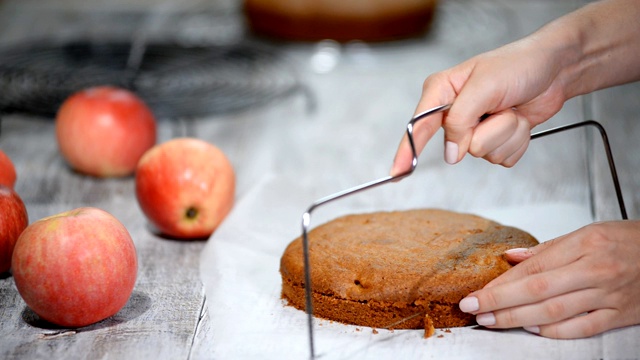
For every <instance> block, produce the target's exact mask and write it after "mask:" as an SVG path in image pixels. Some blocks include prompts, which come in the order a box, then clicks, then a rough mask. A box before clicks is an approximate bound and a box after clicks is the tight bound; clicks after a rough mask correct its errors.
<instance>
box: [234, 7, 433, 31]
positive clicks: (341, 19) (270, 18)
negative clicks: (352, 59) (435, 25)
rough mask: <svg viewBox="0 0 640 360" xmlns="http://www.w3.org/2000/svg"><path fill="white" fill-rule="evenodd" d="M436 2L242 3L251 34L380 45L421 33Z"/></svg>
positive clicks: (431, 14)
mask: <svg viewBox="0 0 640 360" xmlns="http://www.w3.org/2000/svg"><path fill="white" fill-rule="evenodd" d="M436 3H437V1H436V0H347V1H344V0H244V2H243V10H244V13H245V17H246V19H247V23H248V25H249V28H250V29H252V30H253V32H255V33H258V34H263V35H269V36H272V37H278V38H283V39H289V40H307V41H312V40H322V39H333V40H337V41H349V40H362V41H382V40H392V39H398V38H406V37H411V36H416V35H420V34H422V33H424V32H425V31H426V30H427V29H428V27H429V25H430V24H431V21H432V18H433V15H434V12H435V9H436Z"/></svg>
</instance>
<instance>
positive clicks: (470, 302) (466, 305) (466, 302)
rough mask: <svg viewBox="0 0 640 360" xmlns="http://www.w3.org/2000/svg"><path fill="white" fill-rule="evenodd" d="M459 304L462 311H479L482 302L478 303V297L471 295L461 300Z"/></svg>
mask: <svg viewBox="0 0 640 360" xmlns="http://www.w3.org/2000/svg"><path fill="white" fill-rule="evenodd" d="M458 306H459V307H460V310H461V311H462V312H466V313H469V312H473V311H478V309H480V303H478V298H477V297H475V296H469V297H466V298H464V299H462V300H460V304H458Z"/></svg>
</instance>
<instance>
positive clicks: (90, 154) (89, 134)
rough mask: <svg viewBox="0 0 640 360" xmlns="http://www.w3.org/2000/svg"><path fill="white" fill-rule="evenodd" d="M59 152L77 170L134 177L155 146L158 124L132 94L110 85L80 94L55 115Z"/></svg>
mask: <svg viewBox="0 0 640 360" xmlns="http://www.w3.org/2000/svg"><path fill="white" fill-rule="evenodd" d="M56 138H57V141H58V148H59V149H60V152H61V153H62V156H63V157H64V158H65V160H66V161H67V163H68V164H69V165H70V166H71V167H72V168H73V169H75V170H76V171H78V172H81V173H84V174H87V175H91V176H95V177H121V176H128V175H132V174H133V172H134V171H135V168H136V165H137V164H138V160H140V157H141V156H142V154H144V153H145V151H147V150H149V149H150V148H151V147H152V146H153V145H155V143H156V120H155V118H154V116H153V113H152V112H151V110H150V109H149V108H148V107H147V105H146V104H145V103H144V102H143V101H142V100H141V99H140V98H139V97H138V96H136V95H135V94H134V93H132V92H130V91H128V90H125V89H120V88H115V87H111V86H100V87H95V88H90V89H86V90H82V91H80V92H77V93H75V94H73V95H72V96H70V97H69V98H68V99H67V100H65V101H64V103H63V104H62V106H61V107H60V109H59V110H58V113H57V115H56Z"/></svg>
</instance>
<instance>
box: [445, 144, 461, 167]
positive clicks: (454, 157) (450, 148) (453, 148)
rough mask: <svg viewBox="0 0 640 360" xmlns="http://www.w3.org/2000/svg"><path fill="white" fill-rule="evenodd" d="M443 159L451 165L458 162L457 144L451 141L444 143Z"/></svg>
mask: <svg viewBox="0 0 640 360" xmlns="http://www.w3.org/2000/svg"><path fill="white" fill-rule="evenodd" d="M444 161H446V162H447V164H451V165H453V164H455V163H456V162H458V144H456V143H454V142H453V141H447V142H446V143H445V144H444Z"/></svg>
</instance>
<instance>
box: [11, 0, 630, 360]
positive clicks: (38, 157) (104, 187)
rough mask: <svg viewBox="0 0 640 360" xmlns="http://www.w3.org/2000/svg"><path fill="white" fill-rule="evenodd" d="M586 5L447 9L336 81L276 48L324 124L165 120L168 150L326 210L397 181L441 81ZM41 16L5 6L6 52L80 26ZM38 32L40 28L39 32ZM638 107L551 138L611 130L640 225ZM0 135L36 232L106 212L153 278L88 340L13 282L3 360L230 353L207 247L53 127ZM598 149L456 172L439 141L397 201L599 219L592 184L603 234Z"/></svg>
mask: <svg viewBox="0 0 640 360" xmlns="http://www.w3.org/2000/svg"><path fill="white" fill-rule="evenodd" d="M119 4H120V6H122V3H121V2H119ZM579 4H580V2H579V1H565V2H557V1H550V0H537V1H524V0H523V1H506V0H505V1H499V0H495V1H493V0H483V1H471V0H455V1H452V0H443V1H442V3H441V8H440V12H439V13H438V17H437V20H436V23H435V26H434V28H433V29H432V32H431V33H430V34H429V35H428V36H425V37H424V38H421V39H414V40H410V41H403V42H399V43H393V44H377V45H374V46H372V47H370V48H365V49H363V48H360V47H356V46H353V45H351V46H345V47H342V48H341V49H340V56H339V57H338V58H337V63H336V66H335V67H334V68H333V69H331V70H330V71H328V72H324V73H321V72H318V71H314V68H313V66H312V64H313V59H314V55H315V54H317V52H316V46H315V45H314V44H280V43H276V44H274V43H270V44H269V46H274V47H276V48H278V49H279V51H282V53H283V54H285V55H287V57H288V59H289V61H290V62H291V66H293V67H295V69H296V71H298V73H299V74H300V78H301V81H303V82H304V83H305V84H306V85H307V86H308V88H309V89H310V91H311V94H312V96H313V97H312V99H313V100H314V102H315V108H313V109H309V106H308V105H309V99H308V98H305V97H304V96H300V95H297V96H293V97H291V98H288V99H285V100H282V101H279V102H275V103H273V104H270V105H268V106H265V107H259V108H253V109H247V110H246V111H242V112H236V113H233V114H227V115H220V116H211V117H207V118H202V119H181V120H175V119H173V120H169V119H161V120H160V123H159V130H160V132H159V140H160V141H164V140H167V139H170V138H173V137H176V136H183V135H187V136H196V137H199V138H202V139H205V140H207V141H210V142H212V143H214V144H216V145H218V146H219V147H220V148H221V149H223V151H225V153H226V154H227V155H228V156H229V158H230V160H231V161H232V162H233V164H234V166H235V168H236V172H237V179H238V180H237V181H238V195H237V198H238V200H240V199H242V196H243V194H245V193H246V192H247V191H249V190H250V189H251V188H252V186H253V185H254V184H255V182H256V181H257V180H258V179H260V178H261V177H262V176H263V175H264V174H278V175H282V176H287V177H290V178H292V179H297V180H298V181H300V183H301V184H304V185H305V186H307V187H308V189H309V193H310V194H311V195H310V196H311V197H312V198H314V197H316V198H317V197H320V196H323V195H326V194H328V193H331V192H333V191H336V190H342V189H344V188H347V187H350V186H353V185H357V184H360V183H362V182H365V181H369V180H372V179H375V178H378V177H381V176H384V175H386V174H387V172H388V170H389V167H390V164H391V160H392V157H393V153H394V151H395V148H396V146H397V144H398V141H399V140H400V137H401V136H402V134H403V132H404V128H405V124H406V122H407V120H408V118H409V117H410V116H411V114H412V112H413V109H414V107H415V104H416V102H417V99H418V97H419V95H420V90H421V85H422V81H423V79H424V78H425V77H426V76H427V75H428V74H429V73H431V72H433V71H437V70H440V69H444V68H446V67H449V66H452V65H454V64H456V63H458V62H460V61H462V60H464V59H466V58H468V57H470V56H472V55H474V54H476V53H479V52H481V51H485V50H489V49H491V48H494V47H496V46H499V45H501V44H504V43H507V42H509V41H512V40H515V39H517V38H519V37H521V36H524V35H526V34H527V33H530V32H531V31H533V30H535V29H536V28H537V27H539V26H541V25H542V24H543V23H545V22H546V21H548V20H551V19H553V18H555V17H557V16H560V15H561V14H564V13H566V12H568V11H570V10H572V9H574V8H575V7H577V6H578V5H579ZM21 6H22V7H21ZM39 6H40V5H38V4H36V2H33V1H26V2H20V1H6V2H4V3H3V2H0V34H2V40H0V41H1V42H2V43H10V42H11V41H18V40H26V39H29V38H31V37H38V36H45V35H48V36H57V35H59V36H60V37H62V38H64V37H65V36H68V35H69V30H68V27H67V28H66V27H65V22H67V24H68V22H69V21H70V20H69V17H66V18H64V19H61V18H56V17H55V16H53V15H55V14H56V12H50V11H47V12H46V13H45V12H42V11H38V9H40V8H39ZM21 9H22V10H24V11H18V10H21ZM47 9H49V8H47ZM83 9H84V11H88V10H86V8H83ZM49 10H50V9H49ZM61 11H62V12H63V13H65V12H68V11H71V10H69V8H68V7H63V9H62V10H61ZM52 14H53V15H52ZM27 20H28V21H30V24H34V21H35V23H36V24H38V25H27V23H25V21H27ZM71 24H76V25H77V22H75V23H74V22H71ZM68 26H71V25H68ZM0 96H2V89H0ZM639 96H640V86H639V85H638V84H631V85H627V86H624V87H619V88H614V89H610V90H606V91H602V92H599V93H596V94H594V95H593V96H592V97H591V98H588V99H582V98H581V99H575V100H572V101H570V102H569V103H567V105H566V106H565V108H564V109H563V110H562V111H561V112H560V113H559V114H558V115H557V116H556V117H554V119H552V120H551V121H550V122H549V123H547V124H544V125H543V126H541V127H540V128H541V129H542V128H549V127H552V126H554V125H559V124H565V123H572V122H576V121H581V120H583V119H584V118H585V117H586V116H587V115H589V116H591V115H592V116H593V117H594V118H595V119H597V120H600V121H602V122H603V124H604V125H605V126H606V128H607V130H608V131H609V135H610V140H611V142H612V145H613V148H614V149H613V150H614V156H615V159H616V161H617V165H618V170H619V173H620V178H621V182H622V186H623V191H624V195H625V200H626V201H627V207H628V211H629V214H630V216H631V217H632V218H636V217H637V216H638V214H639V211H640V198H639V195H638V194H639V193H640V192H639V190H640V178H639V177H640V175H639V174H638V172H637V169H638V166H639V165H640V156H638V154H639V153H640V152H639V150H638V149H637V141H636V139H638V138H639V137H640V128H639V126H640V125H638V121H639V119H638V118H639V117H640V115H638V114H639V113H640V112H639V111H638V110H640V107H639V105H638V97H639ZM1 126H2V133H1V134H0V148H2V149H3V151H5V152H6V153H7V154H8V155H9V156H10V157H11V158H12V159H13V160H14V162H15V164H16V168H17V172H18V177H19V178H18V183H17V186H16V190H17V191H18V192H19V193H20V194H21V196H22V197H23V199H24V201H25V203H26V205H27V207H28V211H29V217H30V219H31V221H34V220H36V219H39V218H42V217H44V216H47V215H51V214H54V213H57V212H60V211H64V210H69V209H71V208H75V207H79V206H96V207H100V208H103V209H105V210H107V211H109V212H111V213H112V214H114V215H115V216H116V217H117V218H118V219H120V220H121V221H122V222H123V223H124V225H125V226H126V227H127V229H128V230H129V231H130V233H131V234H132V236H133V238H134V241H135V244H136V247H137V250H138V257H139V266H140V268H139V276H138V281H137V284H136V287H135V289H134V293H133V296H132V298H131V300H130V301H129V303H128V304H127V305H126V306H125V308H124V309H123V310H122V311H121V312H119V313H118V314H117V315H115V316H114V317H113V318H111V319H107V320H105V321H103V322H100V323H98V324H95V325H92V326H89V327H86V328H82V329H60V328H55V327H52V326H51V325H47V324H44V323H42V322H41V321H38V320H37V318H36V317H35V316H34V314H33V313H32V312H30V310H29V309H28V308H27V307H26V306H25V304H24V302H23V301H22V299H21V298H20V296H19V294H18V293H17V290H16V288H15V285H14V283H13V278H12V277H11V276H7V275H5V276H3V277H2V278H0V358H2V359H100V358H105V359H210V358H212V357H213V356H212V354H213V353H214V350H215V347H216V344H215V342H213V341H211V337H210V332H209V330H210V329H211V328H212V327H215V326H216V324H215V323H214V322H212V321H211V320H210V319H209V317H208V308H210V307H215V306H216V304H212V303H207V301H206V299H205V296H204V290H203V286H202V283H201V281H200V274H199V261H200V253H201V250H202V249H203V247H204V246H205V243H204V242H179V241H171V240H165V239H161V238H158V237H156V236H154V235H153V234H152V233H151V232H149V231H148V229H147V224H146V221H145V219H144V217H143V215H142V213H141V211H140V210H139V208H138V206H137V204H136V202H135V197H134V195H133V179H132V178H127V179H107V180H97V179H92V178H88V177H84V176H80V175H78V174H75V173H73V172H71V171H70V170H69V169H68V167H67V166H66V165H65V164H64V161H63V160H62V158H61V157H60V155H59V154H58V152H57V150H56V143H55V138H54V134H53V121H52V119H37V118H32V117H28V116H25V115H21V114H10V115H4V116H2V123H1ZM591 146H593V147H594V148H596V149H599V144H596V143H594V144H590V143H589V142H588V141H587V138H586V136H585V133H584V132H582V131H577V132H574V133H571V134H566V135H563V136H562V137H561V138H560V137H558V138H555V139H551V138H549V139H540V140H536V141H535V142H533V143H532V144H531V146H530V149H529V152H528V153H527V155H526V156H525V157H524V158H523V160H522V161H521V162H520V163H519V164H518V165H517V166H516V167H515V168H513V169H503V168H500V167H496V166H491V165H489V164H487V163H485V162H484V161H481V160H477V159H473V158H470V157H469V158H467V159H465V160H464V161H463V162H462V163H461V164H459V165H457V166H454V167H451V166H448V165H445V164H444V162H443V161H442V140H441V136H438V135H437V136H436V139H434V141H433V142H432V143H431V144H430V145H429V147H428V148H427V149H426V150H425V152H424V153H423V156H422V157H421V158H420V165H419V167H418V170H417V172H416V173H415V174H414V175H413V178H412V179H411V183H410V184H403V185H401V188H399V190H398V192H399V194H400V195H399V198H398V201H400V202H401V201H402V197H403V196H411V195H412V192H411V186H426V187H429V188H430V189H432V191H430V195H429V198H425V199H424V203H425V206H432V207H444V208H450V209H455V210H464V209H465V208H469V207H474V208H477V207H481V206H482V205H492V206H495V205H504V206H509V205H514V204H523V203H525V204H526V203H539V202H548V201H553V200H565V201H570V202H575V203H581V204H584V205H585V206H589V194H590V191H591V186H590V181H589V179H590V178H593V180H594V181H593V191H594V194H595V198H594V199H595V204H594V205H595V207H594V208H595V210H596V214H595V215H596V218H597V219H609V218H617V216H618V214H617V213H616V211H617V207H616V206H617V205H616V203H615V198H614V197H613V192H612V191H611V189H612V188H611V186H610V180H609V179H610V178H609V173H608V169H606V167H605V166H603V165H604V163H603V162H602V158H601V157H600V155H598V154H596V156H595V157H594V159H591V158H590V157H588V156H587V154H588V151H587V149H589V148H590V147H591ZM588 163H591V166H587V164H588ZM589 169H590V170H589ZM588 171H591V172H590V173H589V172H588ZM302 210H303V209H301V211H302ZM249 220H250V219H249ZM230 296H232V294H230ZM248 346H250V344H248Z"/></svg>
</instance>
